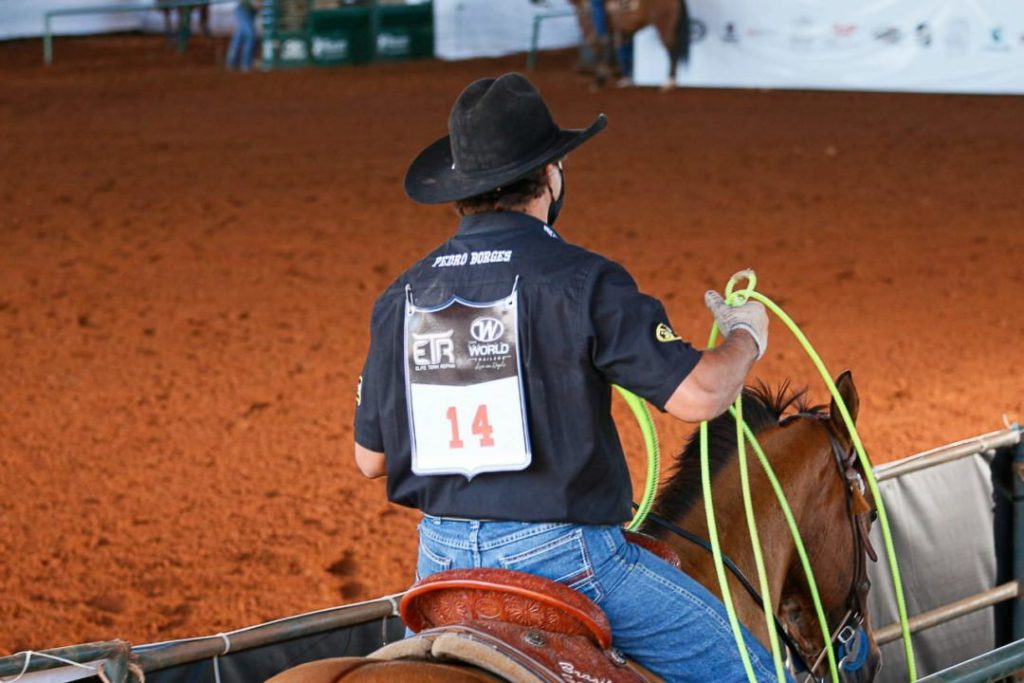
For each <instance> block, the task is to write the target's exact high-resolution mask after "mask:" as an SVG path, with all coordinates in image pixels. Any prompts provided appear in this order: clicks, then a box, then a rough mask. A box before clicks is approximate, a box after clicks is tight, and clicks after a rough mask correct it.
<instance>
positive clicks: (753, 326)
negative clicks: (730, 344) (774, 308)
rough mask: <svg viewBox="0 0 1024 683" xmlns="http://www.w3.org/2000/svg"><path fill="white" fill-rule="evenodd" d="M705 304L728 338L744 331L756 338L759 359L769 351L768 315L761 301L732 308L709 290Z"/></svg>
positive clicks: (748, 302) (749, 302) (705, 297)
mask: <svg viewBox="0 0 1024 683" xmlns="http://www.w3.org/2000/svg"><path fill="white" fill-rule="evenodd" d="M704 304H705V305H706V306H707V307H708V308H709V309H711V313H712V314H713V315H714V316H715V320H716V321H717V322H718V329H720V330H721V331H722V334H723V335H724V336H726V337H728V336H729V335H731V334H732V333H733V332H735V331H736V330H743V331H744V332H747V333H748V334H749V335H750V336H751V337H753V338H754V344H756V345H757V357H758V358H761V356H763V355H764V352H765V351H766V350H767V349H768V313H767V312H766V311H765V310H764V305H763V304H761V302H760V301H747V303H745V304H743V305H742V306H730V305H729V304H727V303H725V300H724V299H722V296H721V295H720V294H719V293H718V292H716V291H714V290H713V289H709V290H708V291H707V293H706V294H704Z"/></svg>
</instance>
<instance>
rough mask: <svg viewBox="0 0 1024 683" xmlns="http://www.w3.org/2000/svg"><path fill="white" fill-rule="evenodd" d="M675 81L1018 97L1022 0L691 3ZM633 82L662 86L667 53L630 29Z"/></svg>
mask: <svg viewBox="0 0 1024 683" xmlns="http://www.w3.org/2000/svg"><path fill="white" fill-rule="evenodd" d="M689 7H690V14H691V17H692V19H693V23H692V26H691V35H692V37H693V42H692V52H691V58H690V64H689V65H688V66H680V68H679V73H678V76H677V81H678V82H679V84H681V85H695V86H712V87H753V88H824V89H835V90H900V91H913V92H958V93H1016V94H1024V2H1021V1H1019V0H873V1H872V2H849V1H848V0H817V1H811V0H772V2H771V3H765V2H764V1H763V0H730V1H729V2H720V1H719V0H689ZM634 45H635V48H634V49H635V57H634V59H635V64H634V74H633V75H634V80H635V82H636V83H637V84H640V85H661V84H663V83H664V82H665V81H666V79H667V76H668V55H667V54H666V52H665V50H664V48H663V47H662V45H661V43H660V41H659V40H658V37H657V34H656V33H655V31H654V29H653V28H650V27H648V28H646V29H643V30H642V31H641V32H639V33H638V34H637V35H636V38H635V41H634Z"/></svg>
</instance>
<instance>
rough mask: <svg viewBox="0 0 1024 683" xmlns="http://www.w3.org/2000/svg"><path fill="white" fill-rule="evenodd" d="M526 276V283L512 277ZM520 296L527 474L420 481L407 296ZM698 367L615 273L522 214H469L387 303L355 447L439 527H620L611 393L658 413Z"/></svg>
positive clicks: (625, 498) (376, 315)
mask: <svg viewBox="0 0 1024 683" xmlns="http://www.w3.org/2000/svg"><path fill="white" fill-rule="evenodd" d="M517 277H518V283H517V282H516V278H517ZM513 285H515V287H516V290H517V292H518V294H517V296H518V306H519V315H518V327H519V329H518V334H519V346H520V348H519V351H520V362H521V368H522V377H523V388H524V393H525V410H526V416H527V423H528V430H529V439H530V443H531V447H532V454H533V457H532V462H531V464H530V466H529V467H528V468H526V469H525V470H522V471H517V472H500V473H497V472H496V473H483V474H479V475H477V476H475V477H473V478H472V479H467V478H466V477H465V476H463V475H430V476H418V475H415V474H413V472H412V469H411V445H410V427H409V418H408V411H407V407H406V392H405V375H404V372H405V362H406V360H405V357H404V350H403V349H404V344H403V342H404V315H405V313H404V312H405V301H406V291H407V288H408V289H410V290H411V291H412V292H414V293H415V301H416V305H417V306H420V307H425V306H437V305H442V304H445V303H447V302H448V301H449V300H451V299H452V297H455V296H458V297H460V298H461V299H466V300H470V301H478V302H487V301H495V300H497V299H500V298H502V297H505V296H508V295H509V293H510V292H511V291H512V290H513ZM699 359H700V352H699V351H697V350H695V349H694V348H693V347H692V346H690V345H689V344H688V343H686V342H684V341H682V340H681V339H679V338H678V337H677V336H676V335H675V334H674V333H673V332H672V328H671V326H670V324H669V320H668V317H667V315H666V313H665V309H664V307H663V306H662V305H661V303H660V302H659V301H658V300H657V299H654V298H652V297H650V296H647V295H645V294H642V293H641V292H639V291H638V289H637V286H636V283H635V282H634V281H633V278H632V277H630V275H629V273H627V272H626V270H625V269H624V268H623V267H622V266H620V265H619V264H617V263H615V262H613V261H611V260H609V259H607V258H604V257H602V256H600V255H598V254H595V253H593V252H590V251H587V250H585V249H582V248H580V247H578V246H574V245H572V244H569V243H567V242H565V241H563V240H562V239H561V238H560V237H559V236H558V235H557V233H555V231H554V230H553V229H552V228H550V227H549V226H547V225H545V224H544V223H543V222H541V221H538V220H536V219H534V218H532V217H530V216H528V215H526V214H522V213H516V212H499V213H488V214H478V215H474V216H467V217H465V218H463V219H462V221H461V223H460V225H459V229H458V232H457V234H456V235H455V236H454V237H452V238H451V239H449V240H448V241H447V242H445V243H444V244H442V245H441V246H440V247H438V248H437V249H435V250H434V251H433V252H431V253H430V254H429V255H428V256H427V257H425V258H424V259H422V260H420V261H419V262H418V263H416V264H415V265H413V266H412V267H411V268H409V270H407V271H406V272H405V273H403V274H402V275H401V276H399V278H398V279H397V280H396V281H395V282H394V283H393V284H392V285H391V286H390V287H388V289H387V290H386V291H385V292H384V293H383V294H382V295H381V296H380V297H379V299H378V300H377V302H376V304H375V305H374V309H373V315H372V318H371V332H370V350H369V353H368V355H367V359H366V363H365V365H364V367H363V374H362V377H361V380H360V384H361V386H360V391H359V395H360V399H359V405H358V407H357V409H356V419H355V439H356V441H357V442H358V443H359V444H360V445H362V446H363V447H365V448H368V449H370V450H374V451H382V452H384V453H385V456H386V469H387V489H388V498H389V499H390V500H391V501H393V502H395V503H399V504H402V505H407V506H411V507H415V508H418V509H420V510H423V511H424V512H427V513H429V514H433V515H440V516H453V517H467V518H489V519H508V520H520V521H548V522H574V523H579V524H618V523H621V522H623V521H625V520H628V519H629V518H630V515H631V508H630V498H631V490H630V480H629V472H628V470H627V467H626V462H625V458H624V456H623V452H622V446H621V444H620V442H619V436H618V432H617V431H616V429H615V424H614V422H613V421H612V417H611V385H612V384H619V385H621V386H623V387H625V388H627V389H629V390H630V391H632V392H634V393H636V394H637V395H639V396H641V397H642V398H644V399H646V400H647V401H649V402H650V403H651V404H653V405H654V406H656V407H657V408H659V409H662V410H663V409H664V406H665V403H666V402H667V401H668V399H669V397H670V396H671V395H672V392H673V391H675V389H676V387H678V386H679V384H680V382H682V381H683V379H684V378H685V377H686V376H687V375H688V374H689V372H690V371H691V370H692V369H693V368H694V366H695V365H696V364H697V361H698V360H699Z"/></svg>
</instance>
